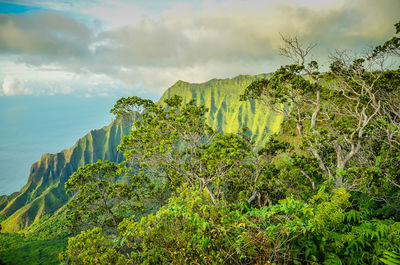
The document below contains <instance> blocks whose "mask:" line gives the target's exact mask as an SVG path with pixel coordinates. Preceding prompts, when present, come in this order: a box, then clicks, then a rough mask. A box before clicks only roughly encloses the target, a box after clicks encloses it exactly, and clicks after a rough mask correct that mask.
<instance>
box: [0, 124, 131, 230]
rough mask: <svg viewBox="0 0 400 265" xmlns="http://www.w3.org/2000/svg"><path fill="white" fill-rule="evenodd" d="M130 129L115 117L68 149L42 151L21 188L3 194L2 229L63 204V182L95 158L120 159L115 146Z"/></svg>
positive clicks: (32, 219)
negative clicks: (14, 192)
mask: <svg viewBox="0 0 400 265" xmlns="http://www.w3.org/2000/svg"><path fill="white" fill-rule="evenodd" d="M129 130H130V124H129V123H128V122H124V121H122V120H115V121H113V122H112V123H111V124H110V125H109V126H106V127H103V128H102V129H99V130H93V131H91V132H90V133H88V134H87V135H85V136H84V137H83V138H81V139H79V140H78V141H77V142H76V144H75V145H74V146H73V147H71V148H69V149H66V150H63V151H61V152H60V153H57V154H44V155H43V156H42V158H41V159H40V161H38V162H35V163H34V164H33V165H32V167H31V170H30V174H29V178H28V182H27V184H26V185H25V186H24V187H23V188H22V189H21V191H20V192H19V193H17V194H13V195H11V196H8V197H5V196H3V199H2V201H3V203H1V201H0V206H2V207H1V208H0V209H1V212H0V215H1V219H2V220H4V221H3V222H2V223H1V225H2V227H3V230H2V231H7V232H15V231H19V230H21V229H23V228H26V227H28V226H30V225H31V224H33V223H35V222H37V221H38V220H39V219H40V217H41V216H43V215H44V214H46V213H47V214H52V213H53V212H55V211H56V210H57V209H59V208H60V207H62V206H63V205H64V204H65V203H66V202H67V201H68V196H67V195H66V194H65V190H64V183H65V182H66V181H67V180H68V178H69V177H70V176H71V175H72V174H73V173H74V172H75V171H76V170H77V169H78V168H79V167H80V166H82V165H85V164H90V163H93V162H96V161H98V160H110V161H114V162H121V161H122V160H123V156H122V154H119V153H118V152H117V150H116V147H117V146H118V144H119V143H120V141H121V138H122V136H124V135H127V134H128V133H129Z"/></svg>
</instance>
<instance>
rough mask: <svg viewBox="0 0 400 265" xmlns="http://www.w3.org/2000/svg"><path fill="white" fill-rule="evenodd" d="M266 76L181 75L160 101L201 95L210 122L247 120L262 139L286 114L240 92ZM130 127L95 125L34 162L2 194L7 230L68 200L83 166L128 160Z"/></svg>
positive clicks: (1, 216) (235, 126) (218, 125)
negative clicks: (198, 79) (21, 182)
mask: <svg viewBox="0 0 400 265" xmlns="http://www.w3.org/2000/svg"><path fill="white" fill-rule="evenodd" d="M264 76H265V75H258V76H248V75H240V76H237V77H234V78H231V79H229V78H228V79H213V80H210V81H208V82H205V83H201V84H191V83H186V82H183V81H178V82H177V83H176V84H174V85H173V86H172V87H170V88H169V89H168V90H167V91H166V92H165V93H164V95H163V96H162V97H161V99H160V102H163V100H164V99H165V98H168V97H170V96H172V95H174V94H178V95H181V96H182V97H183V99H184V101H185V102H187V101H189V100H190V99H192V98H195V99H196V103H197V104H204V105H205V106H206V107H207V108H208V109H209V113H208V114H207V122H208V123H209V124H210V125H211V126H212V127H214V128H215V129H218V130H220V131H222V132H225V133H230V132H232V133H235V132H240V131H241V128H242V127H244V126H246V127H248V128H249V133H250V134H251V137H252V139H253V140H255V141H256V142H257V143H258V144H261V143H262V142H263V140H265V139H266V137H267V136H268V135H270V134H271V133H274V132H278V130H279V127H280V124H281V122H282V117H281V116H279V115H276V114H274V113H271V112H270V111H268V110H266V109H265V108H264V107H263V106H261V105H260V104H259V103H256V102H254V101H250V102H249V101H246V102H241V101H239V95H240V94H241V93H243V91H244V89H245V88H246V86H248V85H249V84H250V83H251V82H252V81H253V80H254V79H256V78H262V77H264ZM129 130H130V124H128V123H127V122H122V121H121V120H118V121H114V122H112V123H111V124H110V125H109V126H107V127H103V128H102V129H100V130H94V131H91V132H90V133H89V134H87V135H86V136H84V137H83V138H81V139H79V140H78V142H77V143H76V144H75V145H74V146H73V147H71V148H69V149H66V150H63V151H61V152H60V153H57V154H45V155H43V156H42V158H41V160H40V161H38V162H36V163H34V164H33V165H32V168H31V171H30V175H29V178H28V182H27V184H26V185H25V186H24V187H23V188H22V189H21V191H20V192H19V193H14V194H12V195H10V196H2V197H0V211H1V212H0V221H1V220H3V221H2V223H1V226H2V227H3V230H2V231H6V232H15V231H20V230H22V229H24V228H27V227H29V226H30V225H32V224H36V223H37V222H38V221H39V220H40V218H41V217H42V216H43V215H45V214H48V215H51V214H53V213H54V212H55V211H57V210H58V209H59V208H61V207H62V206H63V205H65V203H66V202H67V201H68V199H69V198H68V196H67V195H66V194H65V190H64V183H65V181H67V180H68V178H69V177H70V176H71V175H72V174H73V172H75V171H76V170H77V169H78V167H80V166H82V165H85V164H89V163H93V162H96V161H98V160H109V161H113V162H120V161H122V159H123V157H122V155H121V154H118V153H117V151H116V147H117V146H118V144H119V142H120V140H121V138H122V136H123V135H126V134H128V133H129Z"/></svg>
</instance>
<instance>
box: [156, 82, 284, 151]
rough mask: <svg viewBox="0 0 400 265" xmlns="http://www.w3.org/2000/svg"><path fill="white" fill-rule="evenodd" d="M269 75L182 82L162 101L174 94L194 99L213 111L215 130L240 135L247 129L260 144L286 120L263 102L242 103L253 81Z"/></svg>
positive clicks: (212, 124) (175, 85) (165, 95)
mask: <svg viewBox="0 0 400 265" xmlns="http://www.w3.org/2000/svg"><path fill="white" fill-rule="evenodd" d="M266 76H267V75H266V74H260V75H256V76H250V75H239V76H236V77H234V78H231V79H230V78H227V79H212V80H210V81H208V82H205V83H200V84H191V83H187V82H183V81H178V82H176V83H175V84H174V85H173V86H172V87H170V88H169V89H168V90H167V91H166V92H165V93H164V95H163V96H162V97H161V99H160V101H162V100H163V99H165V98H168V97H171V96H172V95H174V94H177V95H180V96H182V97H183V99H184V101H185V102H187V101H189V100H190V99H192V98H194V99H196V104H197V105H199V104H204V105H205V106H206V107H207V108H208V109H209V113H208V114H207V122H208V124H210V125H211V126H212V127H213V128H214V129H217V130H219V131H221V132H224V133H236V132H240V131H241V129H242V128H243V127H247V128H248V129H249V133H250V135H251V137H252V139H253V140H255V141H256V143H258V144H259V145H260V144H262V142H263V141H264V140H265V139H266V138H267V136H268V135H270V134H272V133H277V132H278V131H279V128H280V124H281V123H282V120H283V117H282V116H280V115H278V114H276V113H273V112H272V111H270V110H268V109H265V107H264V106H262V105H261V104H260V103H259V102H254V101H249V100H246V101H239V96H240V94H242V93H243V92H244V89H245V88H246V87H247V86H248V85H249V84H250V83H251V82H252V81H253V80H255V79H259V78H263V77H266Z"/></svg>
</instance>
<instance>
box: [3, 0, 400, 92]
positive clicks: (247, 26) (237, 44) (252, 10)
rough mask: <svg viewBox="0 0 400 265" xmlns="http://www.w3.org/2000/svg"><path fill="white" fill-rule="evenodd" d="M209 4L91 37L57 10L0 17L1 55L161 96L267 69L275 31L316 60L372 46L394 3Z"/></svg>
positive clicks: (387, 26) (385, 31)
mask: <svg viewBox="0 0 400 265" xmlns="http://www.w3.org/2000/svg"><path fill="white" fill-rule="evenodd" d="M304 3H306V1H303V3H302V2H300V1H294V0H293V1H287V2H285V3H282V2H280V1H275V2H270V1H261V0H259V1H240V0H236V1H235V0H232V1H229V0H227V1H220V2H216V1H214V2H213V1H211V2H210V3H208V2H204V3H203V5H202V6H200V7H199V8H197V9H194V8H191V7H190V6H188V5H175V6H173V7H172V8H171V9H169V10H166V11H164V12H163V13H161V15H160V16H159V18H157V19H149V18H142V19H137V18H136V19H135V20H134V21H135V22H134V23H132V24H130V25H126V26H123V27H119V28H113V29H111V30H107V31H102V32H100V34H98V35H95V34H94V33H93V30H91V29H90V28H89V27H88V26H86V25H85V24H84V23H82V22H78V21H77V20H75V19H73V18H71V17H68V16H67V15H62V14H60V13H44V12H34V13H28V14H24V15H6V14H0V53H2V54H12V55H19V58H20V60H21V62H24V63H28V64H31V65H36V66H38V65H47V64H51V65H56V66H57V67H59V68H61V69H63V70H65V71H69V72H74V73H79V74H82V75H83V74H104V75H107V76H109V77H111V78H113V79H116V80H119V81H123V82H124V83H125V84H127V85H128V86H131V87H141V86H143V84H144V85H147V86H149V87H152V88H153V89H154V90H153V91H159V92H160V91H161V89H165V88H166V87H167V86H168V85H171V84H172V83H173V82H175V81H176V80H178V79H183V80H187V81H195V82H199V81H205V80H207V79H210V78H214V77H226V76H233V75H236V74H239V73H260V72H270V71H273V70H274V69H275V68H276V67H277V66H279V65H280V64H283V63H285V62H286V61H285V59H284V58H281V57H279V55H278V52H277V49H278V47H279V46H280V44H281V40H280V35H279V34H280V33H282V34H285V35H297V36H300V38H301V39H302V40H304V41H305V42H313V43H318V46H317V48H316V49H315V56H316V57H317V58H319V59H323V58H324V57H325V58H326V54H327V53H328V52H329V51H331V50H333V49H335V48H339V49H359V48H361V47H365V46H367V45H376V44H378V43H380V42H382V41H384V40H386V39H388V38H389V37H390V36H392V35H393V33H394V28H393V24H394V23H396V22H397V20H399V19H400V17H399V16H398V10H400V1H398V0H381V1H375V0H354V1H336V2H331V4H330V5H323V4H321V3H320V2H318V3H319V4H318V5H316V6H311V5H309V4H307V5H305V4H304Z"/></svg>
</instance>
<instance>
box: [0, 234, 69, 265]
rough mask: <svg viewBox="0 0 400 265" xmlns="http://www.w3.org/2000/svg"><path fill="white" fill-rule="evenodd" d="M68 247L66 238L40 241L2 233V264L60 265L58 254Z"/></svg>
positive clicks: (0, 235) (0, 252)
mask: <svg viewBox="0 0 400 265" xmlns="http://www.w3.org/2000/svg"><path fill="white" fill-rule="evenodd" d="M66 245H67V240H66V239H65V238H57V237H55V238H47V239H38V238H36V237H34V236H25V235H22V234H17V233H13V234H8V233H0V264H3V263H4V264H32V265H34V264H37V265H39V264H59V261H58V253H59V252H61V251H63V250H64V249H65V247H66ZM1 262H3V263H1Z"/></svg>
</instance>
